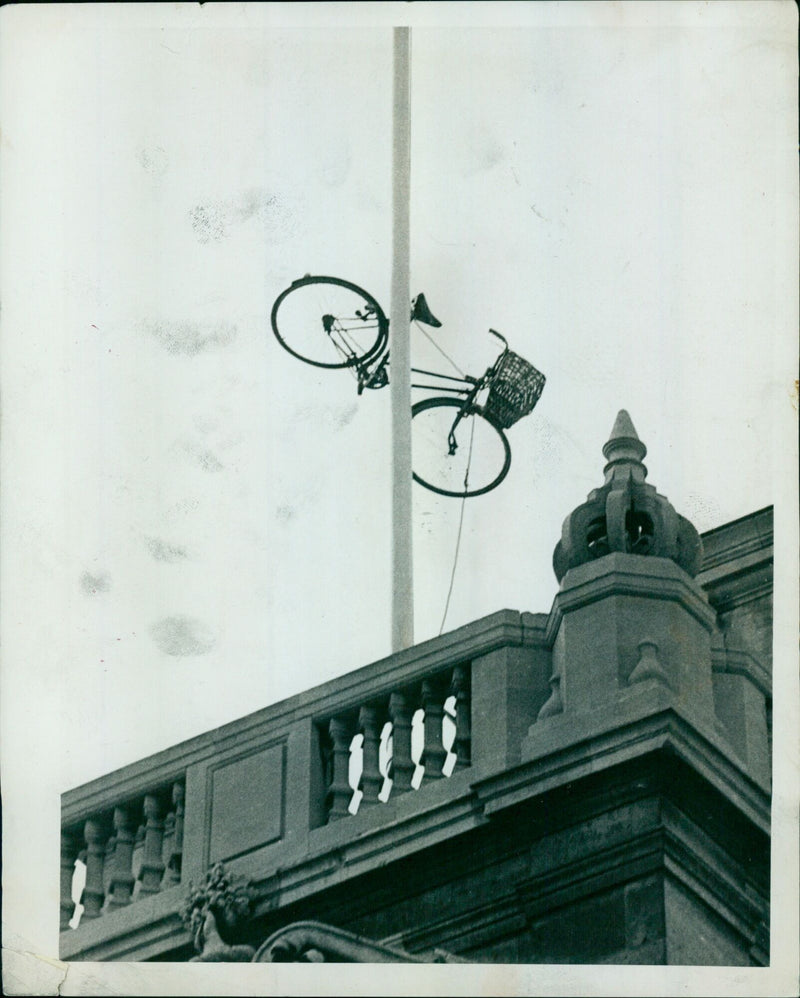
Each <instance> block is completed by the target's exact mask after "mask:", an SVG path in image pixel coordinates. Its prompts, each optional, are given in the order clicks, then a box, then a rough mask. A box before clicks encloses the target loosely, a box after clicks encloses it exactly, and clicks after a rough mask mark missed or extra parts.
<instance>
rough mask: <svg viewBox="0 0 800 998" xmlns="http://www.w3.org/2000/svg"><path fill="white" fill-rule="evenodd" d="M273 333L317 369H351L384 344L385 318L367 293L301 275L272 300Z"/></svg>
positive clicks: (335, 281)
mask: <svg viewBox="0 0 800 998" xmlns="http://www.w3.org/2000/svg"><path fill="white" fill-rule="evenodd" d="M271 321H272V331H273V332H274V333H275V336H276V338H277V340H278V342H279V343H280V345H281V346H282V347H284V349H286V350H288V351H289V353H290V354H292V356H294V357H297V358H298V360H302V361H304V362H305V363H306V364H313V365H314V366H315V367H352V366H353V365H355V364H359V363H362V362H364V361H367V360H369V359H370V358H372V357H373V356H375V355H376V354H377V353H378V352H379V351H380V350H382V349H383V347H384V346H385V345H386V341H387V339H388V337H389V321H388V319H387V318H386V316H385V315H384V313H383V309H382V308H381V307H380V305H379V304H378V303H377V301H376V300H375V299H374V298H373V297H372V295H371V294H369V293H368V292H366V291H364V289H363V288H360V287H358V285H357V284H351V283H350V281H343V280H341V279H340V278H338V277H311V276H310V275H309V276H307V277H301V278H300V280H298V281H294V282H293V283H292V284H291V285H290V286H289V287H288V288H287V289H286V290H285V291H284V292H282V293H281V294H280V295H278V297H277V298H276V299H275V304H274V305H273V306H272V317H271Z"/></svg>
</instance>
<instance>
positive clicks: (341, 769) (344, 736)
mask: <svg viewBox="0 0 800 998" xmlns="http://www.w3.org/2000/svg"><path fill="white" fill-rule="evenodd" d="M328 732H329V734H330V736H331V741H332V742H333V780H332V781H331V785H330V786H329V787H328V791H327V795H326V799H327V802H328V821H336V820H338V819H339V818H346V817H347V816H348V815H349V814H350V811H349V810H348V808H349V805H350V800H351V799H352V796H353V788H352V787H351V786H350V780H349V776H350V742H351V741H352V740H353V733H354V732H353V724H352V721H351V720H350V719H349V718H346V717H332V718H331V719H330V721H329V722H328Z"/></svg>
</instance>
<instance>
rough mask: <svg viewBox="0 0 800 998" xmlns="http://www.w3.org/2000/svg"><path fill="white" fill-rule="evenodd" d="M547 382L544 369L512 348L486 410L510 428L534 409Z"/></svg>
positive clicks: (488, 399)
mask: <svg viewBox="0 0 800 998" xmlns="http://www.w3.org/2000/svg"><path fill="white" fill-rule="evenodd" d="M544 383H545V376H544V375H543V374H542V373H541V371H537V370H536V368H535V367H534V366H533V364H529V363H528V361H527V360H525V359H524V358H523V357H520V356H519V354H516V353H512V352H511V351H510V350H509V351H508V353H506V355H505V357H503V359H502V360H501V362H500V366H499V367H498V369H497V371H496V372H495V376H494V378H492V383H491V385H490V386H489V397H488V398H487V399H486V405H485V406H484V409H483V411H484V412H485V413H486V415H487V416H488V417H489V418H490V419H492V420H494V422H495V423H497V424H498V425H499V426H501V427H503V429H508V427H509V426H513V425H514V423H516V422H517V420H519V419H522V417H523V416H527V415H528V413H530V412H532V411H533V408H534V406H535V405H536V403H537V402H538V401H539V396H540V395H541V394H542V389H543V388H544Z"/></svg>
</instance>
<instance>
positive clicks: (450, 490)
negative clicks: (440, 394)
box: [411, 398, 511, 497]
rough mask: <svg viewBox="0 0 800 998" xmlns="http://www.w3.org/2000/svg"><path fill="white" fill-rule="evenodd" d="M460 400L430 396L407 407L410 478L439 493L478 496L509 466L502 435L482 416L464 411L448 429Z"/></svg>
mask: <svg viewBox="0 0 800 998" xmlns="http://www.w3.org/2000/svg"><path fill="white" fill-rule="evenodd" d="M463 405H464V402H463V400H462V399H457V398H430V399H424V400H423V401H422V402H417V403H416V404H415V405H414V406H412V408H411V446H412V462H411V463H412V466H413V475H414V481H416V482H419V484H420V485H424V486H425V488H426V489H430V490H431V492H438V493H439V495H442V496H456V497H462V496H480V495H483V494H484V493H485V492H489V491H491V489H494V488H496V487H497V486H498V485H499V484H500V483H501V482H502V481H503V479H504V478H505V477H506V475H507V474H508V469H509V468H510V467H511V447H510V446H509V443H508V439H507V437H506V435H505V433H503V431H502V429H501V428H500V427H499V426H497V425H496V424H495V423H493V422H492V420H491V419H489V418H488V416H484V415H483V414H482V413H480V412H476V411H472V412H467V413H465V414H464V415H463V416H462V417H461V419H459V420H458V425H456V426H455V428H454V426H453V424H454V423H455V422H456V418H457V417H458V414H459V411H460V410H461V409H462V408H463ZM451 432H452V433H453V437H454V439H455V449H454V450H453V448H451V446H450V434H451ZM451 450H453V453H451Z"/></svg>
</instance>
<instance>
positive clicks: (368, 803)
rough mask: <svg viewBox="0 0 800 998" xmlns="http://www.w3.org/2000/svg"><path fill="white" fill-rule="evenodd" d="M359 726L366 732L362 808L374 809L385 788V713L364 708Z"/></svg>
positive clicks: (359, 716) (376, 709)
mask: <svg viewBox="0 0 800 998" xmlns="http://www.w3.org/2000/svg"><path fill="white" fill-rule="evenodd" d="M358 724H359V727H360V728H361V729H362V731H363V732H364V765H363V769H362V772H361V789H362V791H363V792H364V796H363V798H362V800H361V807H372V806H374V805H375V804H377V803H378V794H379V793H380V792H381V787H382V786H383V774H382V773H381V771H380V767H379V761H380V760H379V754H380V748H381V728H382V727H383V711H381V710H380V709H379V708H378V707H362V708H361V710H360V711H359V713H358Z"/></svg>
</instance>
